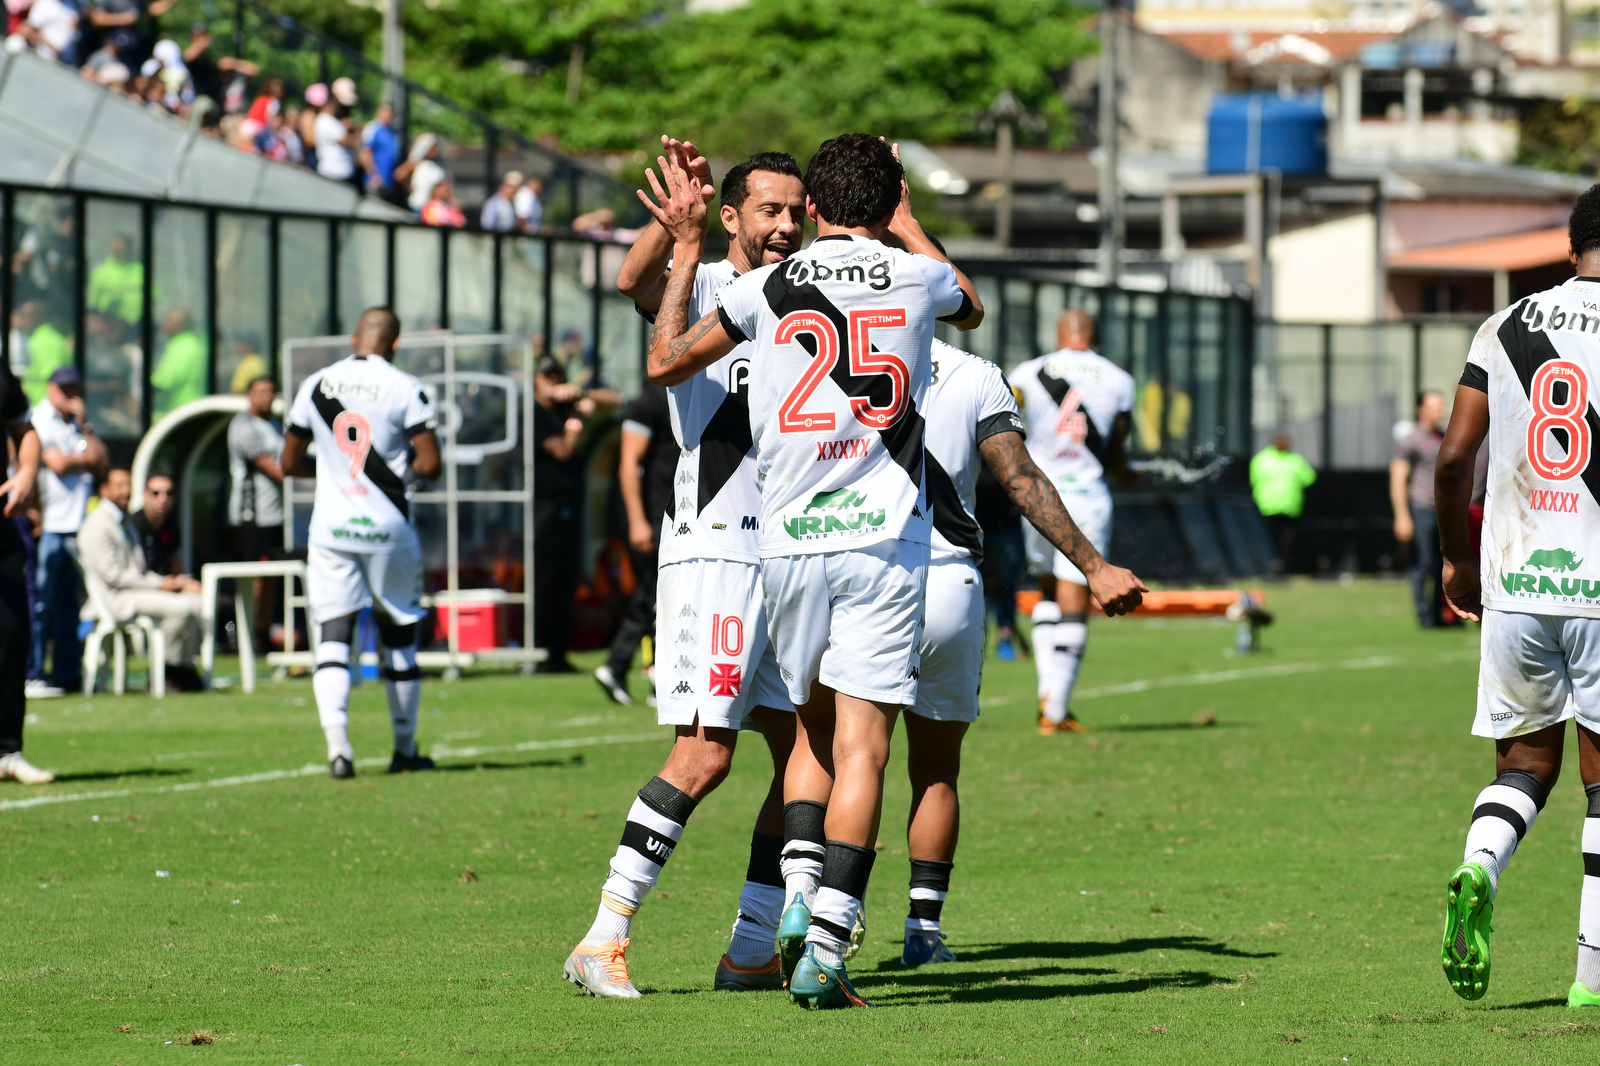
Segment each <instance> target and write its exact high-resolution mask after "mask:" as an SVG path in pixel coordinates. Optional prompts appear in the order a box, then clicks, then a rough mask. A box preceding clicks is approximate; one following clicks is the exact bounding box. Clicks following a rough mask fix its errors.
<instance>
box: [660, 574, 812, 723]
mask: <svg viewBox="0 0 1600 1066" xmlns="http://www.w3.org/2000/svg"><path fill="white" fill-rule="evenodd" d="M756 707H772V708H775V709H777V710H780V711H793V710H794V705H793V704H792V703H790V702H789V692H788V690H787V689H786V688H785V687H784V684H783V681H782V679H781V678H780V677H779V676H778V661H777V659H775V658H774V657H773V654H772V643H771V641H770V640H769V639H768V636H767V611H766V608H765V607H764V606H763V605H762V602H761V568H760V567H759V566H757V565H756V564H754V563H740V562H733V561H730V560H726V559H687V560H685V561H683V562H681V563H668V564H667V565H665V566H663V567H662V568H661V571H660V576H659V577H658V578H657V581H656V721H658V722H660V723H661V724H662V725H694V724H695V721H696V719H698V720H699V722H700V724H701V725H702V726H705V727H706V728H708V729H753V728H755V726H754V724H753V723H751V722H750V720H749V715H750V711H751V710H753V709H754V708H756Z"/></svg>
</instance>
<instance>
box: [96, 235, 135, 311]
mask: <svg viewBox="0 0 1600 1066" xmlns="http://www.w3.org/2000/svg"><path fill="white" fill-rule="evenodd" d="M132 249H133V242H132V241H131V240H130V239H129V238H128V237H126V236H124V235H123V234H120V233H119V234H117V235H116V236H114V237H112V238H111V243H110V245H109V246H108V247H107V255H106V257H105V258H104V259H102V260H101V261H100V263H99V265H98V266H96V267H95V268H94V269H93V270H91V271H90V272H89V310H91V311H98V312H99V313H100V314H103V315H115V316H117V317H118V318H120V319H122V321H124V322H127V323H128V324H129V325H132V324H133V323H135V322H138V321H140V320H141V319H143V318H144V263H143V262H142V261H141V260H140V259H139V257H138V256H136V255H133V254H132Z"/></svg>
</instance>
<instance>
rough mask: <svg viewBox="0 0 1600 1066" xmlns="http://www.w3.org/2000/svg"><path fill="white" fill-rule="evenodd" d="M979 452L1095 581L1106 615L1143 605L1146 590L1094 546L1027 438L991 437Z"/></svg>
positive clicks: (1016, 500) (1092, 584)
mask: <svg viewBox="0 0 1600 1066" xmlns="http://www.w3.org/2000/svg"><path fill="white" fill-rule="evenodd" d="M978 451H979V452H981V453H982V455H983V461H984V462H985V463H987V464H989V469H990V470H991V471H993V473H994V476H995V477H996V478H998V479H999V481H1000V484H1002V485H1004V486H1005V488H1006V493H1007V495H1009V496H1010V497H1011V502H1012V503H1014V504H1016V505H1017V509H1018V510H1019V511H1021V512H1022V513H1023V514H1024V515H1026V516H1027V519H1028V521H1030V522H1032V523H1033V527H1034V528H1035V529H1037V530H1038V531H1039V532H1040V533H1042V534H1044V537H1045V539H1046V540H1048V541H1049V542H1050V543H1051V544H1054V545H1055V546H1056V548H1057V549H1058V550H1059V551H1060V552H1061V554H1063V555H1065V556H1066V557H1067V558H1068V559H1070V560H1072V565H1073V566H1076V567H1077V568H1078V569H1079V570H1081V571H1083V576H1084V577H1085V578H1087V579H1088V581H1089V591H1090V592H1091V593H1093V594H1094V598H1095V599H1096V600H1098V601H1099V603H1100V606H1101V608H1102V609H1104V611H1105V612H1106V614H1108V615H1115V614H1128V613H1130V612H1131V611H1133V609H1134V608H1135V607H1138V606H1139V604H1140V603H1142V602H1143V600H1144V597H1143V595H1142V594H1143V593H1146V592H1149V591H1150V590H1149V589H1147V588H1145V585H1144V582H1143V581H1140V580H1139V578H1138V577H1137V576H1135V575H1134V573H1133V571H1131V570H1124V569H1123V568H1122V567H1120V566H1112V565H1111V564H1110V563H1108V562H1106V560H1105V557H1104V556H1102V555H1101V554H1100V553H1099V551H1097V550H1096V549H1095V546H1094V545H1093V544H1091V543H1089V538H1088V537H1086V536H1084V535H1083V531H1082V530H1080V529H1079V528H1078V524H1077V523H1076V522H1074V521H1073V520H1072V516H1071V515H1070V514H1068V513H1067V508H1066V506H1065V505H1064V504H1063V503H1062V502H1061V495H1060V494H1059V493H1058V492H1056V488H1055V486H1054V485H1052V484H1050V480H1049V479H1048V478H1046V477H1045V476H1044V472H1043V471H1042V470H1040V469H1039V467H1038V465H1037V464H1035V463H1034V461H1033V457H1032V456H1030V455H1029V454H1028V449H1027V448H1026V447H1024V446H1023V443H1022V434H1020V433H1013V432H1005V433H996V434H994V435H993V436H990V437H985V438H984V439H983V440H982V441H980V442H979V443H978Z"/></svg>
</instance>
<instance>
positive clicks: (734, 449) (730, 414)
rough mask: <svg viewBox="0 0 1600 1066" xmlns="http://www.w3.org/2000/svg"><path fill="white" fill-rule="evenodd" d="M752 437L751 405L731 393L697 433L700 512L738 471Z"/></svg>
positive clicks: (737, 394)
mask: <svg viewBox="0 0 1600 1066" xmlns="http://www.w3.org/2000/svg"><path fill="white" fill-rule="evenodd" d="M754 443H755V440H754V439H753V438H752V437H751V436H750V407H749V405H748V404H746V403H745V401H744V397H743V396H742V395H740V394H739V393H736V392H730V393H728V395H727V396H725V397H723V399H722V406H720V407H718V408H717V413H716V414H714V415H712V416H711V421H709V422H707V423H706V428H705V429H704V430H702V431H701V433H700V500H699V506H698V507H697V508H696V509H695V514H697V515H698V514H700V513H701V512H702V511H704V510H705V509H706V508H707V507H709V506H710V505H711V501H712V500H714V499H716V498H717V493H719V492H721V491H722V487H723V486H724V485H726V484H727V483H728V481H729V480H730V479H731V478H732V477H733V475H734V474H735V473H736V472H738V469H739V464H740V463H742V462H744V457H745V456H746V455H748V454H749V453H750V448H751V446H752V445H753V444H754Z"/></svg>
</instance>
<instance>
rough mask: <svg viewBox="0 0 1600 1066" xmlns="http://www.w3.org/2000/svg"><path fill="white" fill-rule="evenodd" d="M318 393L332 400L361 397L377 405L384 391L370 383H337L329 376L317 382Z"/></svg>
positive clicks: (324, 376) (323, 376)
mask: <svg viewBox="0 0 1600 1066" xmlns="http://www.w3.org/2000/svg"><path fill="white" fill-rule="evenodd" d="M317 391H318V392H320V393H322V395H324V396H326V397H327V398H328V399H330V400H336V399H338V398H339V397H340V396H359V397H360V398H361V399H363V400H365V401H367V402H368V403H377V402H378V397H379V395H381V394H382V392H383V390H382V389H380V388H378V386H377V385H375V384H373V383H372V382H370V381H335V380H333V379H332V378H330V377H329V376H328V375H326V374H324V375H322V380H321V381H319V382H317Z"/></svg>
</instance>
